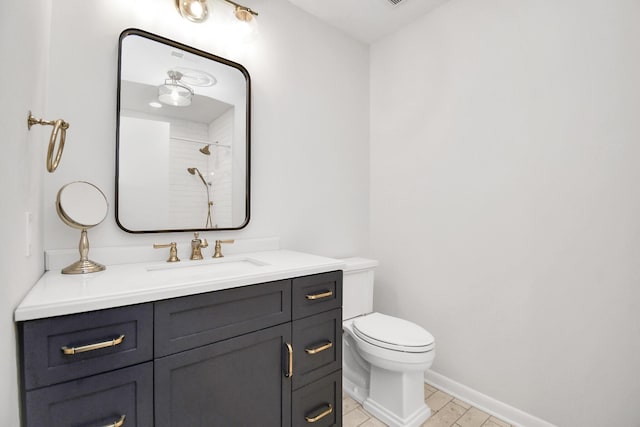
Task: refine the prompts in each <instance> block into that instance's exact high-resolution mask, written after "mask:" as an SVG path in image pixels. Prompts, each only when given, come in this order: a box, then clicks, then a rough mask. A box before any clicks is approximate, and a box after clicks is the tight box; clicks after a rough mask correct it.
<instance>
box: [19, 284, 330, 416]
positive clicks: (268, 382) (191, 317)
mask: <svg viewBox="0 0 640 427" xmlns="http://www.w3.org/2000/svg"><path fill="white" fill-rule="evenodd" d="M341 306H342V272H341V271H336V272H329V273H321V274H316V275H311V276H305V277H298V278H294V279H287V280H279V281H275V282H269V283H262V284H258V285H250V286H245V287H240V288H233V289H226V290H221V291H215V292H209V293H204V294H197V295H189V296H185V297H179V298H172V299H169V300H162V301H156V302H153V303H146V304H140V305H135V306H128V307H119V308H114V309H109V310H101V311H95V312H89V313H82V314H76V315H70V316H60V317H55V318H50V319H40V320H34V321H28V322H21V323H19V326H18V328H19V335H20V348H21V352H22V362H21V363H22V367H21V368H22V369H21V373H22V385H23V396H22V402H23V412H24V413H23V425H24V426H25V427H32V426H37V427H46V426H52V427H53V426H55V427H58V426H87V427H88V426H110V427H112V426H113V427H115V426H118V427H120V426H122V427H130V426H139V427H143V426H144V427H146V426H149V427H151V426H156V427H170V426H173V427H178V426H179V427H184V426H188V427H198V426H202V427H215V426H220V427H243V426H260V427H278V426H280V427H290V426H293V427H298V426H307V425H313V426H323V427H327V426H341V425H342V405H341V403H342V392H341V389H342V383H341V378H342V375H341V369H342V336H341V332H342V310H341ZM122 336H124V338H122ZM96 343H97V344H98V346H97V348H95V347H96V345H95V344H96ZM65 349H66V350H65ZM70 349H72V350H70Z"/></svg>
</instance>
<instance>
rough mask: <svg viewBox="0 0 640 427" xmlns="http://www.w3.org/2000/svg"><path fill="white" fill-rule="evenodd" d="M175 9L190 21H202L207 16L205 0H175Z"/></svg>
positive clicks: (207, 10) (207, 8)
mask: <svg viewBox="0 0 640 427" xmlns="http://www.w3.org/2000/svg"><path fill="white" fill-rule="evenodd" d="M176 9H178V12H180V15H182V17H183V18H185V19H188V20H189V21H191V22H197V23H200V22H204V21H206V20H207V18H208V17H209V6H207V0H176Z"/></svg>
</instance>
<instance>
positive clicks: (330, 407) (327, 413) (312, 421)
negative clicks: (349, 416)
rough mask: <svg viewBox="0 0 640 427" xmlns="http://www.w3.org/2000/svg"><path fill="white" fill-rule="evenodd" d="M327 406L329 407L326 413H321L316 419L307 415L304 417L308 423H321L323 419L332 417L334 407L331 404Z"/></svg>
mask: <svg viewBox="0 0 640 427" xmlns="http://www.w3.org/2000/svg"><path fill="white" fill-rule="evenodd" d="M327 405H328V406H329V407H328V408H327V409H325V410H324V411H322V412H320V413H319V414H318V415H316V416H315V417H310V416H308V415H307V416H305V417H304V419H305V420H307V422H308V423H315V422H316V421H320V420H321V419H323V418H324V417H326V416H327V415H330V414H331V413H333V406H331V403H327Z"/></svg>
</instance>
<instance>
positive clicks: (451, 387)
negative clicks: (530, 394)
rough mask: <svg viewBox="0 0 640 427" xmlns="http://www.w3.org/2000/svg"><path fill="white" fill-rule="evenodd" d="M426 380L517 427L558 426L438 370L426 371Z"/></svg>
mask: <svg viewBox="0 0 640 427" xmlns="http://www.w3.org/2000/svg"><path fill="white" fill-rule="evenodd" d="M424 381H425V382H426V383H427V384H430V385H432V386H434V387H435V388H437V389H439V390H442V391H444V392H445V393H448V394H450V395H452V396H454V397H456V398H458V399H460V400H464V401H465V402H467V403H469V404H471V405H473V406H475V407H476V408H478V409H480V410H482V411H484V412H486V413H487V414H491V415H493V416H495V417H496V418H500V419H501V420H504V421H506V422H508V423H509V424H512V425H514V426H516V427H557V426H555V425H554V424H551V423H549V422H547V421H544V420H541V419H540V418H538V417H535V416H533V415H531V414H528V413H526V412H524V411H521V410H520V409H517V408H514V407H513V406H509V405H507V404H506V403H503V402H500V401H499V400H496V399H494V398H493V397H489V396H487V395H486V394H482V393H480V392H479V391H476V390H474V389H472V388H469V387H467V386H466V385H463V384H460V383H458V382H456V381H454V380H452V379H450V378H447V377H445V376H444V375H441V374H439V373H437V372H434V371H431V370H428V371H426V372H425V374H424Z"/></svg>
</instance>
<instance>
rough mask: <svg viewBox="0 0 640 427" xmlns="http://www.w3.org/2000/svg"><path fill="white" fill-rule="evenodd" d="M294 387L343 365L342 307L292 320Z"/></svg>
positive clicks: (309, 381)
mask: <svg viewBox="0 0 640 427" xmlns="http://www.w3.org/2000/svg"><path fill="white" fill-rule="evenodd" d="M293 354H294V358H293V372H294V373H295V374H294V375H293V378H292V379H293V388H294V389H297V388H300V387H302V386H304V385H307V384H309V383H311V382H313V381H315V380H317V379H320V378H322V377H323V376H325V375H327V374H330V373H331V372H334V371H337V370H339V369H340V368H341V367H342V309H340V308H337V309H335V310H331V311H327V312H326V313H320V314H316V315H315V316H311V317H307V318H304V319H300V320H297V321H295V322H294V323H293Z"/></svg>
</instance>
